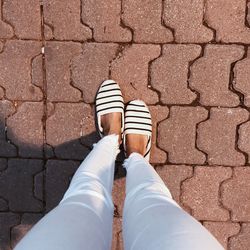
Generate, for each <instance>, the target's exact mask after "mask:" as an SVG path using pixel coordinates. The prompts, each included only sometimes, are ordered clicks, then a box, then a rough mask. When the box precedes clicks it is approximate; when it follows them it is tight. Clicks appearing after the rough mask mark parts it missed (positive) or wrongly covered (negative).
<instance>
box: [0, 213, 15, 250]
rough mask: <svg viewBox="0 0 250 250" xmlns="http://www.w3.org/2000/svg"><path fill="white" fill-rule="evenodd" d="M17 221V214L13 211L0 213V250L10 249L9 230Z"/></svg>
mask: <svg viewBox="0 0 250 250" xmlns="http://www.w3.org/2000/svg"><path fill="white" fill-rule="evenodd" d="M18 223H19V215H17V214H13V213H0V228H1V237H0V247H1V250H11V249H12V248H11V242H10V235H11V234H10V230H11V228H12V227H13V226H16V225H17V224H18Z"/></svg>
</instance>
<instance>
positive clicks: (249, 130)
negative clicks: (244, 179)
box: [238, 122, 250, 163]
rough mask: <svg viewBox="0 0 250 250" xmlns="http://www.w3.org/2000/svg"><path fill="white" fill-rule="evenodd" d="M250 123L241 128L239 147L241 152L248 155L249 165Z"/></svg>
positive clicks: (249, 161)
mask: <svg viewBox="0 0 250 250" xmlns="http://www.w3.org/2000/svg"><path fill="white" fill-rule="evenodd" d="M249 134H250V122H246V123H244V124H242V125H241V126H240V128H239V141H238V147H239V149H240V150H241V151H243V152H246V153H247V154H248V163H250V140H249Z"/></svg>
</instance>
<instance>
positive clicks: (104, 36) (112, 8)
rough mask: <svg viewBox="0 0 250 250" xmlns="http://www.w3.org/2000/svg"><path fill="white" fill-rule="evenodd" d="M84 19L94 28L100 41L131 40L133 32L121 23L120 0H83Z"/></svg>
mask: <svg viewBox="0 0 250 250" xmlns="http://www.w3.org/2000/svg"><path fill="white" fill-rule="evenodd" d="M82 21H83V23H85V24H87V25H88V26H89V27H91V28H92V29H93V30H94V34H93V36H94V39H95V40H96V41H98V42H107V41H111V42H130V41H131V40H132V33H131V31H130V30H129V29H128V28H124V27H123V26H122V24H121V2H120V1H119V0H108V1H105V2H104V1H99V0H82Z"/></svg>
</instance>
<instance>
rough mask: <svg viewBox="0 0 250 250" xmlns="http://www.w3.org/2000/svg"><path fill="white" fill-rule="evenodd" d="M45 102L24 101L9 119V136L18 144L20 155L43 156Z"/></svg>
mask: <svg viewBox="0 0 250 250" xmlns="http://www.w3.org/2000/svg"><path fill="white" fill-rule="evenodd" d="M43 111H44V107H43V103H42V102H23V103H22V104H21V105H20V106H19V107H18V108H17V111H16V113H15V114H13V115H12V116H10V117H9V118H8V119H7V127H8V131H7V136H8V138H9V139H10V140H11V142H13V143H14V144H15V145H16V146H18V152H19V156H22V157H40V158H41V157H42V156H43V122H42V119H43Z"/></svg>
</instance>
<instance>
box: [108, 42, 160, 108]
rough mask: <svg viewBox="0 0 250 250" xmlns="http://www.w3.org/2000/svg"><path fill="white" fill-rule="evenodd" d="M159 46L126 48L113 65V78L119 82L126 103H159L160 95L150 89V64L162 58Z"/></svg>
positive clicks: (138, 45) (137, 45)
mask: <svg viewBox="0 0 250 250" xmlns="http://www.w3.org/2000/svg"><path fill="white" fill-rule="evenodd" d="M160 50H161V49H160V46H159V45H146V44H133V45H131V46H126V47H125V48H124V49H123V50H122V52H121V54H120V55H118V57H117V58H116V59H115V60H113V61H112V63H111V78H112V79H114V80H115V81H117V82H118V83H119V85H120V87H121V90H122V92H123V95H124V98H125V101H129V100H132V99H142V100H144V101H145V102H146V103H147V104H154V103H156V102H157V101H158V95H157V93H156V92H155V91H153V90H151V89H150V86H148V85H149V81H148V74H149V63H150V61H152V60H153V59H155V58H157V57H159V56H160Z"/></svg>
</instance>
